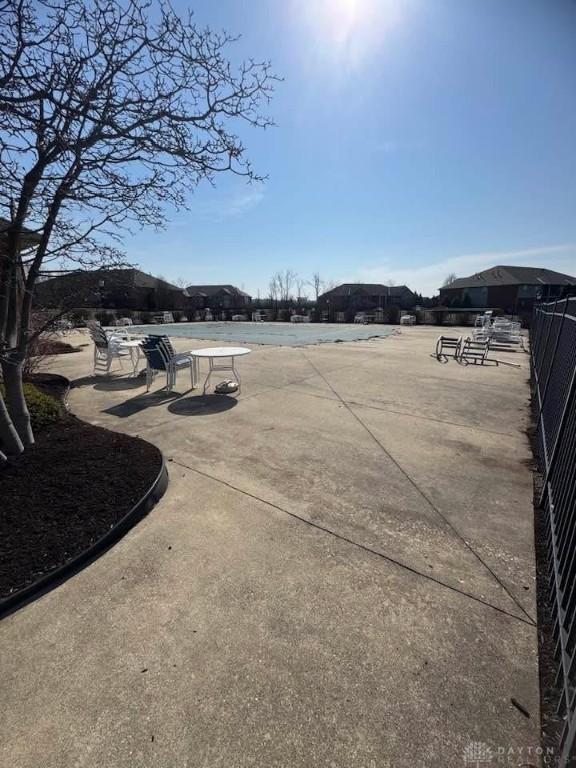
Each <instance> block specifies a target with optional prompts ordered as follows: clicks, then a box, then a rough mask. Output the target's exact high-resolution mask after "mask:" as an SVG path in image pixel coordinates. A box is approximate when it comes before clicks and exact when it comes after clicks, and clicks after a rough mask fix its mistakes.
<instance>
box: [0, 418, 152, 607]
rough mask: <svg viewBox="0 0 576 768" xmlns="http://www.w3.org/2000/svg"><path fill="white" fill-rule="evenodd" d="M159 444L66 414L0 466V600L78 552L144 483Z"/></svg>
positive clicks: (149, 476) (129, 503) (108, 525)
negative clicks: (32, 443)
mask: <svg viewBox="0 0 576 768" xmlns="http://www.w3.org/2000/svg"><path fill="white" fill-rule="evenodd" d="M161 467H162V455H161V453H160V451H159V450H158V449H157V448H156V447H155V446H153V445H151V444H150V443H147V442H145V441H144V440H140V439H139V438H135V437H130V436H128V435H122V434H119V433H117V432H111V431H109V430H107V429H103V428H102V427H95V426H93V425H91V424H86V423H85V422H83V421H80V420H79V419H77V418H75V417H74V416H70V415H67V416H65V418H64V419H63V420H62V421H60V422H58V423H56V424H51V425H49V426H47V427H46V428H45V429H43V430H42V431H41V432H39V434H37V435H36V444H35V445H34V446H33V447H32V448H31V449H30V450H28V451H27V452H26V454H24V455H22V456H19V457H16V458H14V459H12V460H11V461H10V463H9V464H8V465H7V466H6V467H5V468H1V469H0V499H1V500H2V501H1V503H0V600H2V599H5V598H6V597H8V596H9V595H11V594H13V593H14V592H16V591H18V590H20V589H22V588H23V587H26V586H28V585H29V584H31V583H33V582H35V581H37V580H38V579H39V578H40V577H42V576H45V575H46V574H48V573H50V572H51V571H54V570H55V569H56V568H58V567H60V566H61V565H64V564H65V563H66V562H68V561H69V560H71V559H72V558H74V557H75V556H77V555H79V554H80V553H82V552H83V551H85V550H86V549H87V548H88V547H90V546H91V545H92V544H94V543H95V542H96V541H97V540H98V539H99V538H100V537H101V536H103V535H104V534H105V533H106V532H107V531H109V530H110V528H112V527H113V526H114V525H115V524H116V523H117V522H118V521H119V520H120V519H121V518H122V517H124V515H125V514H126V513H127V512H129V511H130V510H131V509H132V507H133V506H134V505H135V504H136V503H137V502H138V501H139V500H140V499H141V498H142V496H144V494H145V493H146V492H147V491H148V490H149V489H150V486H151V485H152V483H153V482H154V480H155V479H156V477H157V475H158V473H159V472H160V469H161Z"/></svg>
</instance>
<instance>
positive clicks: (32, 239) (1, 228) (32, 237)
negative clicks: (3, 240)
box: [0, 216, 40, 248]
mask: <svg viewBox="0 0 576 768" xmlns="http://www.w3.org/2000/svg"><path fill="white" fill-rule="evenodd" d="M10 224H11V222H10V221H9V220H8V219H5V218H3V217H2V216H0V235H3V234H4V232H6V230H7V229H8V227H9V226H10ZM21 242H22V247H23V248H29V247H30V246H32V245H37V244H38V243H39V242H40V235H39V233H38V232H34V231H33V230H31V229H28V228H27V227H22V229H21Z"/></svg>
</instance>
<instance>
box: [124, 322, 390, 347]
mask: <svg viewBox="0 0 576 768" xmlns="http://www.w3.org/2000/svg"><path fill="white" fill-rule="evenodd" d="M130 330H133V331H136V333H147V334H157V335H158V334H160V335H161V334H165V335H166V336H180V337H182V338H186V339H206V340H210V341H220V342H233V343H236V344H250V343H252V344H275V345H277V346H281V347H302V346H306V345H308V344H320V343H322V342H329V341H361V340H363V339H371V338H374V337H382V338H383V337H385V336H389V335H390V334H391V333H393V329H392V328H391V327H390V326H385V325H360V324H355V325H353V324H346V323H342V324H327V323H251V322H237V323H234V322H214V323H163V324H159V325H135V326H134V327H133V328H131V329H130Z"/></svg>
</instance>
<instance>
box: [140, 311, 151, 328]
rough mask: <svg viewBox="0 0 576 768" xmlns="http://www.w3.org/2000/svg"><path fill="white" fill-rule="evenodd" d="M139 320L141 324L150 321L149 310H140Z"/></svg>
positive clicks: (146, 323)
mask: <svg viewBox="0 0 576 768" xmlns="http://www.w3.org/2000/svg"><path fill="white" fill-rule="evenodd" d="M140 322H141V323H142V325H148V324H149V323H151V322H152V313H151V312H140Z"/></svg>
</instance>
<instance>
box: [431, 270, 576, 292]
mask: <svg viewBox="0 0 576 768" xmlns="http://www.w3.org/2000/svg"><path fill="white" fill-rule="evenodd" d="M495 285H576V277H571V276H570V275H565V274H563V273H562V272H555V271H554V270H553V269H544V268H541V267H514V266H511V267H506V266H498V267H491V268H490V269H485V270H484V271H483V272H476V274H474V275H471V276H470V277H460V278H457V279H456V280H454V281H453V282H452V283H450V284H449V285H445V286H443V287H442V288H441V289H440V290H450V291H451V290H454V289H458V288H476V287H482V286H495Z"/></svg>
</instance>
